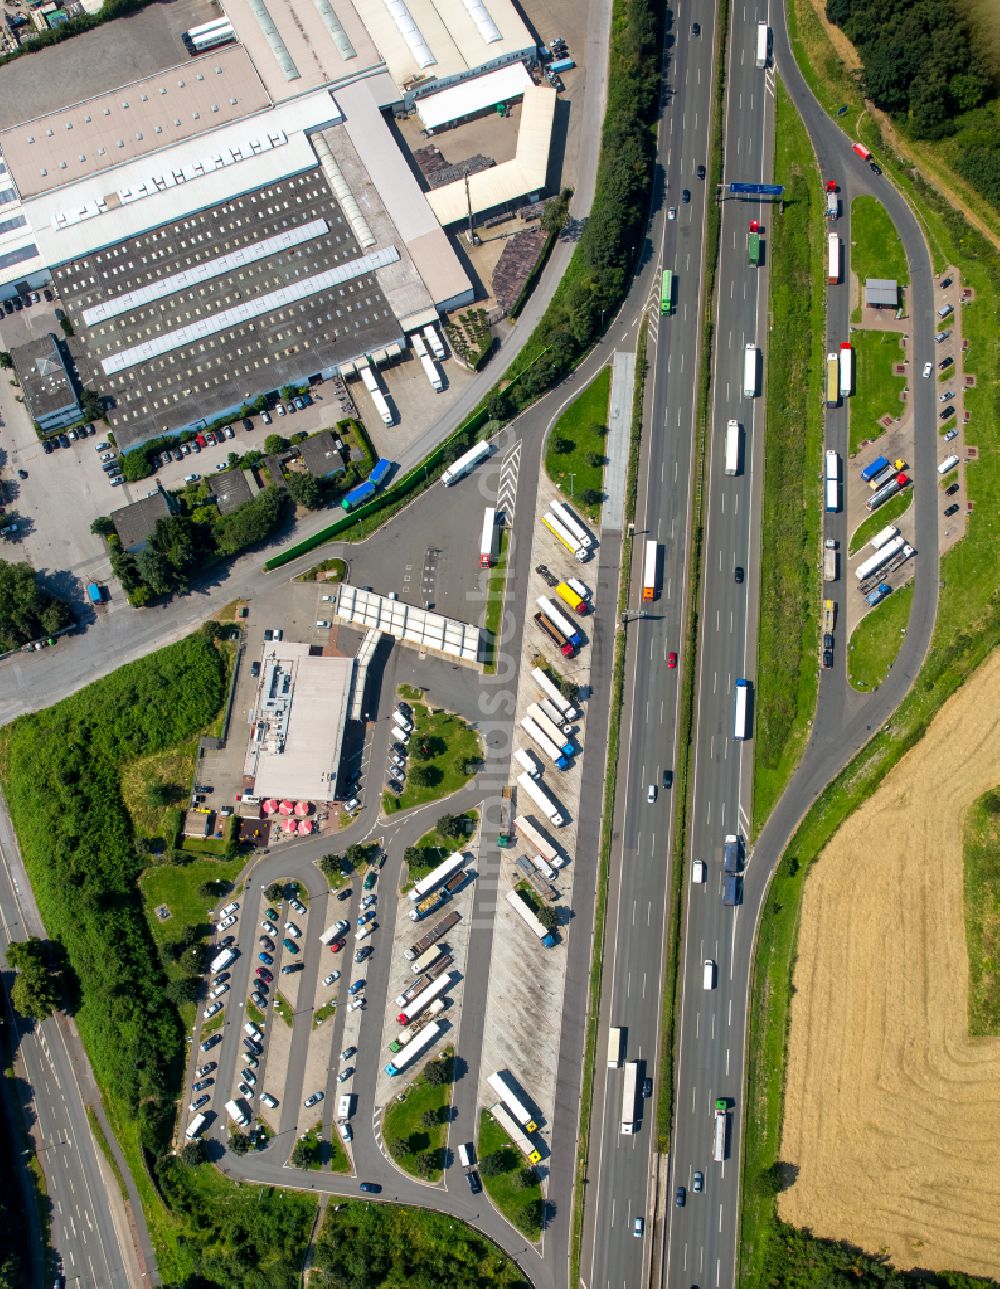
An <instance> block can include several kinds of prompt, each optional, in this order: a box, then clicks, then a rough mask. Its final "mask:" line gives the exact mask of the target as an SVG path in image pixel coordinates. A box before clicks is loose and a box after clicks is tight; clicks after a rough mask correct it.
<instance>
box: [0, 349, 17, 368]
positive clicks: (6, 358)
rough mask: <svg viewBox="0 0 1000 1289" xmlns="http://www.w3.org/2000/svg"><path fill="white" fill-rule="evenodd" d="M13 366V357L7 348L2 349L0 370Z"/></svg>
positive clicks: (0, 351) (0, 352)
mask: <svg viewBox="0 0 1000 1289" xmlns="http://www.w3.org/2000/svg"><path fill="white" fill-rule="evenodd" d="M13 366H14V359H13V358H11V356H10V354H9V353H8V352H7V350H6V349H4V350H0V371H10V369H11V368H12V367H13Z"/></svg>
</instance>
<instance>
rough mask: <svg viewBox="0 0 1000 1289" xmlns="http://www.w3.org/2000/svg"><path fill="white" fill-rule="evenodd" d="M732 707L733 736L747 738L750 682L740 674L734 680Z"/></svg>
mask: <svg viewBox="0 0 1000 1289" xmlns="http://www.w3.org/2000/svg"><path fill="white" fill-rule="evenodd" d="M734 707H735V710H734V715H733V738H738V739H744V738H748V737H749V719H750V712H749V708H750V682H749V680H744V679H743V677H742V676H741V677H740V678H739V679H738V680H737V681H736V700H735V704H734Z"/></svg>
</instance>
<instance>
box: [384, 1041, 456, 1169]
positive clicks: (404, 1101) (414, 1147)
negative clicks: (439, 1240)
mask: <svg viewBox="0 0 1000 1289" xmlns="http://www.w3.org/2000/svg"><path fill="white" fill-rule="evenodd" d="M454 1077H455V1070H454V1052H453V1050H452V1049H451V1048H445V1050H444V1051H443V1052H442V1053H441V1055H440V1056H439V1057H438V1058H437V1059H435V1060H433V1061H430V1062H428V1064H427V1065H426V1066H425V1067H424V1069H423V1070H422V1071H421V1073H420V1074H418V1075H417V1077H416V1078H415V1079H414V1080H413V1082H412V1083H411V1084H410V1085H409V1086H408V1087H407V1088H405V1089H404V1090H403V1091H402V1092H401V1093H400V1094H399V1095H398V1096H397V1097H396V1099H395V1101H393V1102H392V1103H391V1104H390V1105H388V1106H387V1107H386V1110H385V1113H384V1114H383V1116H382V1140H383V1141H384V1142H385V1146H386V1149H387V1150H388V1152H389V1157H390V1158H391V1159H392V1161H393V1163H394V1164H396V1166H397V1167H398V1168H401V1169H402V1170H403V1172H405V1173H409V1174H410V1176H411V1177H417V1178H419V1179H420V1180H421V1181H425V1182H435V1183H436V1182H439V1181H440V1180H441V1174H442V1172H443V1171H444V1166H445V1163H446V1162H447V1160H446V1158H445V1155H446V1145H447V1141H448V1124H449V1123H450V1121H451V1091H452V1081H453V1079H454Z"/></svg>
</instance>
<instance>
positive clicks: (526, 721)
mask: <svg viewBox="0 0 1000 1289" xmlns="http://www.w3.org/2000/svg"><path fill="white" fill-rule="evenodd" d="M521 729H522V730H524V732H525V734H527V736H528V738H530V739H532V740H533V741H534V742H535V743H536V744H537V745H538V747H539V748H541V750H542V751H543V752H544V753H545V755H546V756H547V757H548V758H549V760H550V761H551V762H552V764H553V765H554V766H555V767H556V769H557V770H568V769H569V767H570V765H571V764H572V762H571V761H570V760H569V755H568V754H567V753H565V752H564V751H563V750H562V749H561V748H560V747H559V746H557V745H556V744H555V743H553V741H552V739H550V738H549V736H548V735H547V734H546V733H545V731H544V730H542V729H540V728H539V726H538V724H537V723H536V722H535V721H533V720H532V719H531V717H530V716H525V717H523V718H522V720H521ZM572 746H573V745H572V744H569V747H570V748H572ZM524 769H525V772H526V773H528V772H529V771H528V769H527V767H526V766H525V767H524ZM531 777H532V778H533V779H536V778H537V777H538V775H537V774H532V775H531Z"/></svg>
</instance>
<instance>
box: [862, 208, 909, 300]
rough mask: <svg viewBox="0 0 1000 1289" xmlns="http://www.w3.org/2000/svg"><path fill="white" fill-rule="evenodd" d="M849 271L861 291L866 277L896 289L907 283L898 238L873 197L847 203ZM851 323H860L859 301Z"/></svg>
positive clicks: (907, 276)
mask: <svg viewBox="0 0 1000 1289" xmlns="http://www.w3.org/2000/svg"><path fill="white" fill-rule="evenodd" d="M851 272H852V273H853V274H854V275H855V277H856V278H857V279H858V286H859V287H860V288H861V290H863V289H864V284H865V281H866V280H867V279H868V278H890V279H892V280H894V281H896V282H898V283H899V285H900V287H905V286H907V285H908V284H909V281H910V269H909V266H908V264H907V261H906V251H904V250H903V242H902V239H901V238H900V236H899V234H898V233H897V232H896V225H895V224H894V223H893V222H892V218H891V216H890V215H889V212H888V211H887V210H886V208H885V207H884V206H883V205H882V203H881V202H880V201H879V200H878V198H877V197H868V196H864V197H855V198H854V201H853V202H852V203H851ZM903 303H904V301H903V300H900V304H903ZM851 321H852V322H860V321H861V305H860V302H859V304H858V306H857V307H856V308H855V310H854V312H853V314H852V315H851Z"/></svg>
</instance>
